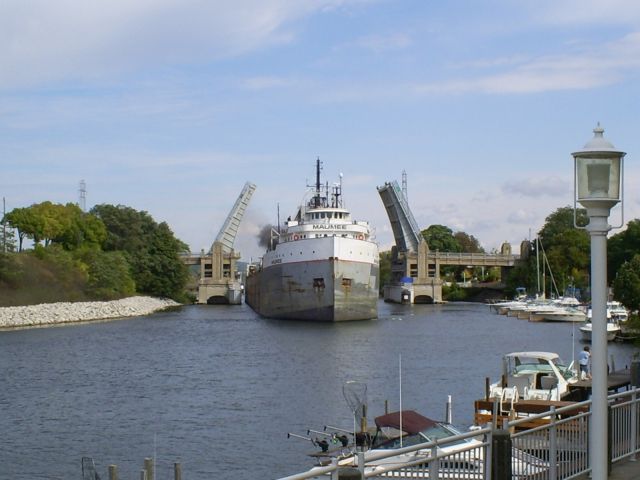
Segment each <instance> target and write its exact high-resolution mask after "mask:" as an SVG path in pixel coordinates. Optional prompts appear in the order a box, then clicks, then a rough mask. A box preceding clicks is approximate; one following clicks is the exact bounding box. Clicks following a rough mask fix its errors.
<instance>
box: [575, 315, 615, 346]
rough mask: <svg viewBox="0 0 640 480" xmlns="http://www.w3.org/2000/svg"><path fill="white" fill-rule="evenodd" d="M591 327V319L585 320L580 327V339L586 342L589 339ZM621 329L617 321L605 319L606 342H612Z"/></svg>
mask: <svg viewBox="0 0 640 480" xmlns="http://www.w3.org/2000/svg"><path fill="white" fill-rule="evenodd" d="M592 328H593V325H592V324H591V321H586V322H585V323H584V325H583V326H581V327H580V333H581V335H582V340H584V341H586V342H590V341H591V330H592ZM621 330H622V329H621V328H620V325H619V324H618V322H612V321H610V320H608V321H607V342H612V341H613V340H615V339H616V337H617V336H618V334H619V333H620V331H621Z"/></svg>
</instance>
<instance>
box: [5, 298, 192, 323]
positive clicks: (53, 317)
mask: <svg viewBox="0 0 640 480" xmlns="http://www.w3.org/2000/svg"><path fill="white" fill-rule="evenodd" d="M180 305H181V304H180V303H178V302H175V301H173V300H170V299H168V298H155V297H145V296H135V297H127V298H122V299H120V300H111V301H106V302H58V303H41V304H38V305H24V306H17V307H0V330H11V329H17V328H26V327H49V326H56V325H65V324H72V323H82V322H91V321H100V320H112V319H117V318H129V317H138V316H144V315H149V314H151V313H155V312H158V311H161V310H165V309H167V308H171V307H179V306H180Z"/></svg>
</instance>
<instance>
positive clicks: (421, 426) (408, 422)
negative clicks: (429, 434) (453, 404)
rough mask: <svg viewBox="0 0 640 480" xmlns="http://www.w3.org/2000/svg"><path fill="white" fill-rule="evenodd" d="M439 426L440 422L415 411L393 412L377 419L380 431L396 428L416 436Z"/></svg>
mask: <svg viewBox="0 0 640 480" xmlns="http://www.w3.org/2000/svg"><path fill="white" fill-rule="evenodd" d="M400 415H402V429H401V428H400ZM437 424H438V422H436V421H434V420H431V419H430V418H427V417H424V416H422V415H420V414H419V413H418V412H415V411H413V410H403V411H401V412H392V413H388V414H386V415H381V416H379V417H376V426H377V427H378V429H381V428H385V427H386V428H395V429H396V430H402V431H404V432H407V433H408V434H409V435H416V434H418V433H420V432H422V431H423V430H426V429H427V428H431V427H433V426H434V425H437Z"/></svg>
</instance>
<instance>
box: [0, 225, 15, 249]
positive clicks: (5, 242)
mask: <svg viewBox="0 0 640 480" xmlns="http://www.w3.org/2000/svg"><path fill="white" fill-rule="evenodd" d="M15 251H16V234H15V233H14V229H13V228H11V227H10V226H8V225H6V224H5V225H0V253H12V252H15Z"/></svg>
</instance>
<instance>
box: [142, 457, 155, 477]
mask: <svg viewBox="0 0 640 480" xmlns="http://www.w3.org/2000/svg"><path fill="white" fill-rule="evenodd" d="M144 471H145V472H146V473H147V478H146V480H154V478H153V458H145V459H144Z"/></svg>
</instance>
